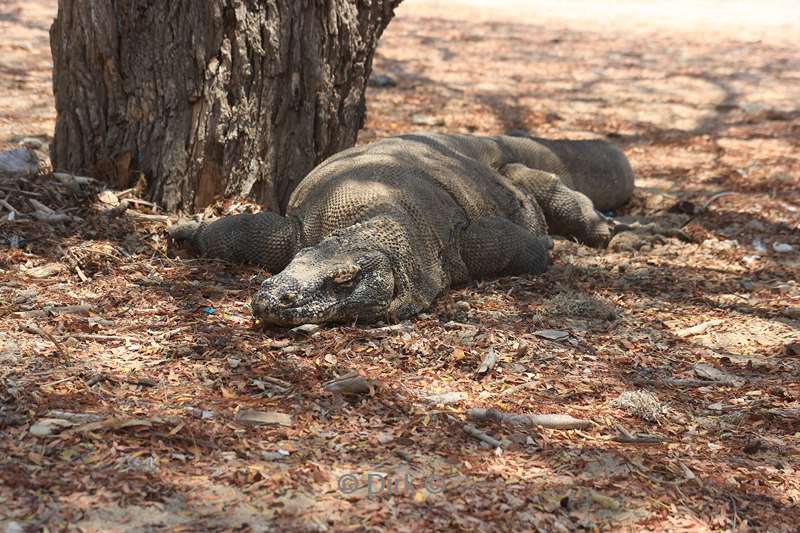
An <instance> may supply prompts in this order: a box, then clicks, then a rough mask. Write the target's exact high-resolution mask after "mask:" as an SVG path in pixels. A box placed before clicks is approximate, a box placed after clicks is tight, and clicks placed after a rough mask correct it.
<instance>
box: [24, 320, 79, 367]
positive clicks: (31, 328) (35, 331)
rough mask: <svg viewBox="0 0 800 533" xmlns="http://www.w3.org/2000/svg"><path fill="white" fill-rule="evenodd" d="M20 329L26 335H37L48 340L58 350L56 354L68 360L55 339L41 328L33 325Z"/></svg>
mask: <svg viewBox="0 0 800 533" xmlns="http://www.w3.org/2000/svg"><path fill="white" fill-rule="evenodd" d="M22 329H24V330H25V331H27V332H28V333H32V334H34V335H39V336H40V337H43V338H44V339H47V340H49V341H50V342H52V343H53V344H55V345H56V349H57V350H58V353H59V354H61V357H63V358H64V359H67V358H68V357H67V353H66V352H65V351H64V348H62V347H61V343H60V342H58V341H57V340H56V338H55V337H53V336H52V335H51V334H50V333H48V332H47V331H45V330H43V329H42V328H40V327H39V326H37V325H35V324H26V325H24V326H22Z"/></svg>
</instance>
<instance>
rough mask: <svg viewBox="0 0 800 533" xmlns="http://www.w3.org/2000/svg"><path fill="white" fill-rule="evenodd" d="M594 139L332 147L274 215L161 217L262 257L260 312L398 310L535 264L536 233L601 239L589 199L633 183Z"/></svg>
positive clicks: (196, 235)
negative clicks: (284, 211) (182, 219)
mask: <svg viewBox="0 0 800 533" xmlns="http://www.w3.org/2000/svg"><path fill="white" fill-rule="evenodd" d="M633 180H634V176H633V171H632V170H631V167H630V164H629V163H628V160H627V158H626V157H625V155H624V154H623V153H622V152H621V151H620V150H619V149H618V148H616V147H615V146H613V145H611V144H609V143H607V142H604V141H566V140H546V139H539V138H524V137H508V136H498V137H476V136H469V135H444V134H428V133H424V134H423V133H420V134H409V135H401V136H398V137H391V138H387V139H383V140H381V141H378V142H376V143H373V144H371V145H367V146H360V147H356V148H351V149H349V150H345V151H343V152H340V153H338V154H336V155H334V156H332V157H330V158H329V159H327V160H325V161H323V162H322V163H321V164H320V165H318V166H317V167H316V168H315V169H314V170H312V171H311V173H309V174H308V176H306V177H305V179H303V181H302V182H301V183H300V184H299V185H298V187H297V189H296V190H295V191H294V193H293V194H292V196H291V198H290V199H289V204H288V208H287V214H286V216H285V217H282V216H279V215H277V214H274V213H268V212H262V213H258V214H242V215H235V216H229V217H224V218H221V219H218V220H216V221H214V222H211V223H208V222H189V223H184V224H179V225H176V226H173V227H172V228H171V229H170V235H171V237H172V239H173V240H174V241H176V242H180V241H183V242H184V243H186V244H188V245H189V248H190V249H192V250H194V252H195V253H199V254H200V255H203V256H209V257H217V258H221V259H226V260H229V261H234V262H249V263H255V264H258V265H262V266H263V267H265V268H266V269H267V270H268V271H269V272H273V273H277V274H276V275H274V276H272V277H270V278H269V279H267V280H266V281H264V283H263V284H262V285H261V289H260V290H259V291H258V293H257V294H256V295H255V297H254V298H253V301H252V309H253V314H254V315H255V317H256V318H258V319H260V320H262V321H263V322H265V323H271V324H276V325H297V324H304V323H321V322H342V321H355V320H360V321H374V320H378V319H381V318H387V317H388V318H391V319H394V320H400V319H404V318H407V317H409V316H412V315H414V314H416V313H419V312H421V311H423V310H424V309H426V308H428V307H429V306H430V305H431V302H433V300H434V299H435V298H436V297H437V296H438V295H440V294H442V292H443V291H445V290H446V289H447V288H448V287H450V286H451V285H454V284H459V283H465V282H467V281H469V280H473V279H480V278H486V277H490V276H503V275H512V274H523V273H531V274H537V273H541V272H544V271H545V270H546V268H547V264H548V252H549V250H550V249H551V248H552V246H553V241H552V240H551V238H550V237H549V236H548V233H551V234H555V235H561V236H564V237H568V238H572V239H575V240H577V241H579V242H581V243H584V244H587V245H589V246H595V247H601V246H604V245H605V244H606V243H607V242H608V240H609V238H610V236H611V233H612V224H611V223H610V222H609V221H607V220H606V219H605V217H603V216H602V215H601V214H600V213H599V212H598V211H606V210H609V209H614V208H616V207H619V206H620V205H622V204H624V203H625V202H627V201H628V199H629V198H630V196H631V194H632V191H633Z"/></svg>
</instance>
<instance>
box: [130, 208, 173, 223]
mask: <svg viewBox="0 0 800 533" xmlns="http://www.w3.org/2000/svg"><path fill="white" fill-rule="evenodd" d="M125 214H127V215H128V216H129V217H131V218H137V219H139V220H151V221H154V222H168V221H169V217H168V216H167V215H148V214H146V213H140V212H138V211H133V210H128V211H126V212H125Z"/></svg>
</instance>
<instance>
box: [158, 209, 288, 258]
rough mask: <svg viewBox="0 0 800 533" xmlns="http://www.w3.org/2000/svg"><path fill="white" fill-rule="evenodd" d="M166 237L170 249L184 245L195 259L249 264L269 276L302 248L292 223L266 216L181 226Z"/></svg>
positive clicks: (274, 216) (278, 216)
mask: <svg viewBox="0 0 800 533" xmlns="http://www.w3.org/2000/svg"><path fill="white" fill-rule="evenodd" d="M167 233H168V234H169V237H170V240H171V242H170V245H171V247H172V246H173V245H174V244H180V245H186V246H188V248H189V249H190V251H191V252H192V253H193V254H195V255H200V256H203V257H214V258H218V259H224V260H226V261H231V262H234V263H251V264H255V265H259V266H262V267H264V268H265V269H266V270H267V271H269V272H272V273H277V272H280V271H281V270H283V268H284V267H285V266H286V265H288V264H289V262H290V261H291V260H292V258H293V257H294V256H295V254H296V253H297V251H298V250H299V249H300V248H301V247H302V244H303V243H302V242H301V241H302V239H301V233H302V232H301V231H300V226H299V224H298V223H297V222H296V221H294V220H293V219H289V218H286V217H282V216H280V215H276V214H275V213H268V212H262V213H256V214H250V213H244V214H241V215H233V216H227V217H223V218H220V219H217V220H214V221H211V222H206V221H203V222H184V223H180V224H176V225H175V226H172V227H170V228H168V229H167Z"/></svg>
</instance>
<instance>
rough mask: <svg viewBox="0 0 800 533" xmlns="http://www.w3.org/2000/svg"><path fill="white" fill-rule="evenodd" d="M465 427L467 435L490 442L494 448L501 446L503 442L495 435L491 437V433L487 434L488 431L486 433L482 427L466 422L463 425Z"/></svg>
mask: <svg viewBox="0 0 800 533" xmlns="http://www.w3.org/2000/svg"><path fill="white" fill-rule="evenodd" d="M463 429H464V432H465V433H466V434H467V435H469V436H471V437H475V438H476V439H478V440H479V441H482V442H485V443H486V444H488V445H489V446H491V447H492V448H499V447H501V446H502V444H503V443H501V442H500V441H499V440H497V439H495V438H494V437H490V436H489V435H487V434H486V433H484V432H483V431H481V430H480V429H478V428H476V427H475V426H473V425H472V424H464V425H463Z"/></svg>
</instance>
